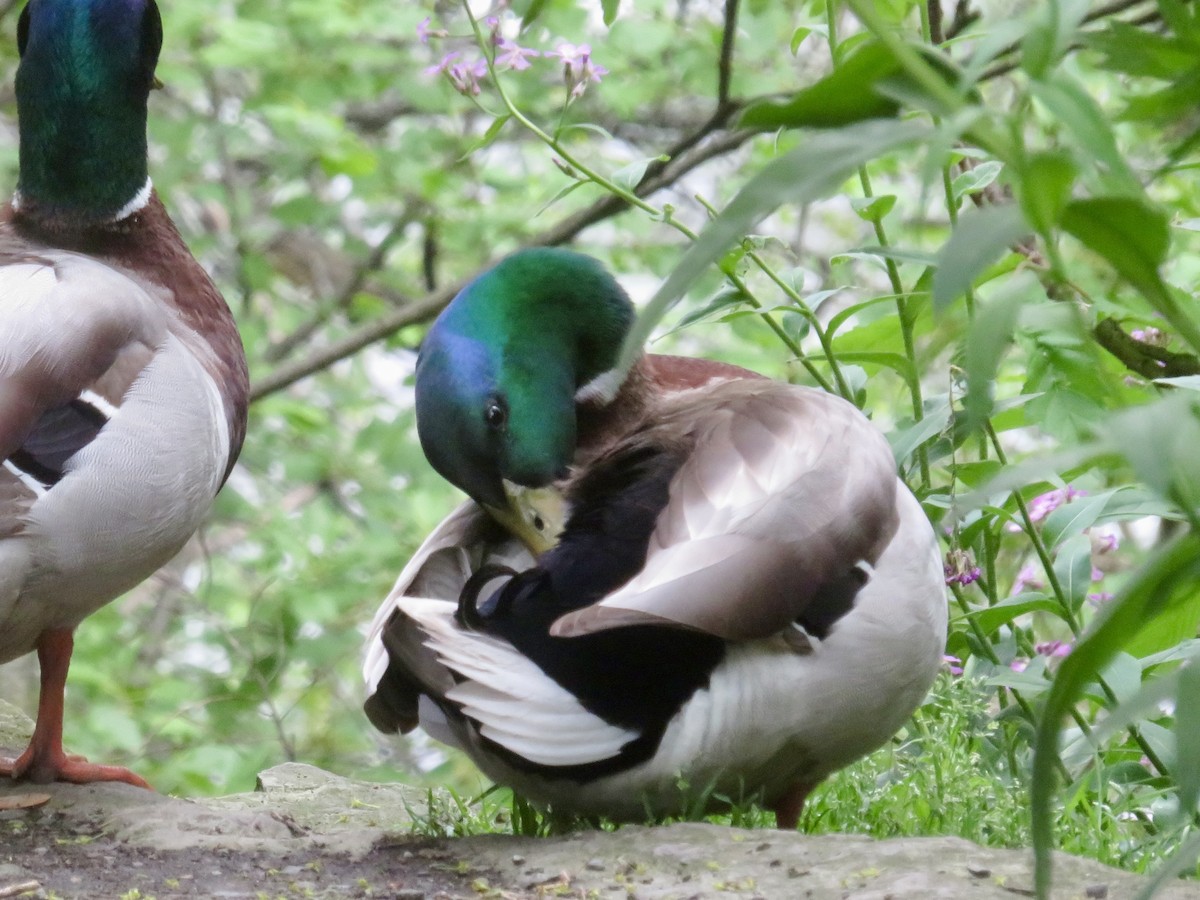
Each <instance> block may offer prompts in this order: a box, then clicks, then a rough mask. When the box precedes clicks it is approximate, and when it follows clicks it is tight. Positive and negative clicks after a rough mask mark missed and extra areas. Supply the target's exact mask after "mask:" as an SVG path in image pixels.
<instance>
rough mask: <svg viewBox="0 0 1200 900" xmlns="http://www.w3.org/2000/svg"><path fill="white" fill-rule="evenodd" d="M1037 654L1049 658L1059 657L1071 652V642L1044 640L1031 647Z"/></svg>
mask: <svg viewBox="0 0 1200 900" xmlns="http://www.w3.org/2000/svg"><path fill="white" fill-rule="evenodd" d="M1033 650H1034V652H1035V653H1036V654H1037V655H1038V656H1048V657H1050V658H1051V659H1061V658H1062V657H1064V656H1066V655H1067V654H1068V653H1070V652H1071V644H1070V643H1069V642H1067V641H1045V642H1043V643H1041V644H1036V645H1035V646H1034V648H1033Z"/></svg>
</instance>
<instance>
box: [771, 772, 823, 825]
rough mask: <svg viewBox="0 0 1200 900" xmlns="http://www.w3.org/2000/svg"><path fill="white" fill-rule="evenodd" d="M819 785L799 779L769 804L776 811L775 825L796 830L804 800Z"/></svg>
mask: <svg viewBox="0 0 1200 900" xmlns="http://www.w3.org/2000/svg"><path fill="white" fill-rule="evenodd" d="M816 786H817V784H816V782H805V781H799V782H797V783H796V784H793V785H792V786H791V787H790V788H788V790H787V791H786V792H785V793H784V794H783V796H782V797H780V798H779V799H778V800H776V801H775V802H774V803H771V804H769V805H768V806H767V809H769V810H771V812H773V813H775V827H776V828H779V829H782V830H785V831H795V830H796V825H798V824H799V822H800V813H801V812H803V810H804V801H805V800H807V799H808V795H809V793H810V792H811V791H812V789H813V788H815V787H816Z"/></svg>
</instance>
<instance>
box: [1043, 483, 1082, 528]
mask: <svg viewBox="0 0 1200 900" xmlns="http://www.w3.org/2000/svg"><path fill="white" fill-rule="evenodd" d="M1086 495H1087V491H1077V490H1075V488H1073V487H1071V486H1070V485H1067V486H1066V487H1065V488H1058V489H1056V490H1053V491H1047V492H1046V493H1044V494H1038V495H1037V496H1036V497H1034V498H1033V500H1031V501H1030V503H1029V518H1030V519H1032V520H1033V521H1034V522H1040V521H1042V519H1044V518H1046V516H1048V515H1050V513H1052V512H1054V510H1056V509H1058V508H1059V507H1060V506H1062V505H1063V504H1064V503H1070V502H1071V501H1072V500H1074V499H1075V498H1076V497H1083V496H1086Z"/></svg>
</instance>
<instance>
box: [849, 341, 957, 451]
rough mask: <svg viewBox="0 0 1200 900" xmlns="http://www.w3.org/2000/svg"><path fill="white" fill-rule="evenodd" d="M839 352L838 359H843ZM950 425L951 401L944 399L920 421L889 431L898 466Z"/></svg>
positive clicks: (926, 411) (928, 410)
mask: <svg viewBox="0 0 1200 900" xmlns="http://www.w3.org/2000/svg"><path fill="white" fill-rule="evenodd" d="M841 358H842V357H841V354H838V359H841ZM949 425H950V403H949V400H946V401H943V402H942V403H941V404H940V405H938V406H937V407H936V408H932V409H930V408H926V409H925V415H924V416H923V417H922V418H921V420H920V421H919V422H912V421H910V422H909V424H907V425H906V426H905V427H903V428H898V429H896V430H895V431H892V432H889V433H888V435H887V439H888V443H889V444H891V445H892V455H893V456H894V457H895V458H896V465H897V466H904V465H906V464H907V463H908V460H909V458H910V457H911V456H912V455H913V454H914V453H915V452H916V450H917V448H918V447H920V446H921V445H922V444H924V443H925V442H926V441H928V440H929V439H930V438H933V437H936V436H937V435H939V434H941V433H942V432H943V431H945V430H946V429H947V428H948V427H949Z"/></svg>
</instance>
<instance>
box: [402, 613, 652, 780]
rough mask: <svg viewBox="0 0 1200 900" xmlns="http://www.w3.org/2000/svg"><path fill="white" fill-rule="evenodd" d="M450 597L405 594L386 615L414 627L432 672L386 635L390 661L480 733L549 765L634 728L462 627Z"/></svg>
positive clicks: (589, 752) (577, 759)
mask: <svg viewBox="0 0 1200 900" xmlns="http://www.w3.org/2000/svg"><path fill="white" fill-rule="evenodd" d="M455 607H456V604H455V603H453V602H450V601H446V600H432V599H427V598H420V597H404V598H401V599H399V600H397V602H396V610H395V613H396V615H395V616H394V617H393V618H392V619H391V620H390V622H389V623H388V630H389V632H391V631H394V630H395V629H397V628H403V629H408V630H410V631H412V632H413V633H419V635H420V637H421V641H420V642H421V644H422V645H423V647H424V649H425V651H427V652H428V653H429V654H432V656H433V657H435V658H436V661H437V664H438V665H439V666H441V667H443V671H442V672H440V673H433V674H432V675H431V673H430V669H429V660H428V659H424V660H422V659H420V658H419V654H412V655H410V654H404V653H402V651H401V648H402V647H410V648H411V647H412V644H413V641H412V640H411V639H409V640H403V639H400V640H391V641H389V642H388V644H389V649H391V650H392V656H391V659H390V664H391V665H398V666H401V668H402V669H403V670H404V671H405V672H406V673H408V674H409V675H410V676H415V678H416V679H417V680H418V681H419V682H420V690H421V692H422V693H426V694H428V695H430V696H431V697H433V699H435V700H438V701H441V703H439V705H444V704H445V703H449V704H453V706H454V707H455V708H456V709H457V710H458V712H459V713H460V714H461V715H462V716H463V717H465V718H466V719H467V720H469V721H470V722H471V723H473V725H474V728H475V729H476V730H477V731H478V733H479V734H481V735H482V736H483V737H485V738H487V739H488V740H490V741H493V742H494V743H496V744H498V745H500V746H501V747H503V748H505V749H506V750H508V751H509V752H511V753H514V754H516V755H518V756H521V757H524V758H525V759H527V760H529V761H531V762H534V763H537V764H540V765H548V766H571V765H583V764H586V763H591V762H597V761H600V760H604V759H608V758H610V757H613V756H616V755H617V754H618V753H619V752H620V750H621V748H622V747H623V746H624V745H625V744H627V743H628V742H630V741H632V740H635V739H636V738H637V737H638V733H637V732H635V731H631V730H629V729H625V728H621V727H619V726H615V725H610V724H609V723H607V722H605V721H604V720H603V719H601V718H600V717H599V716H596V715H594V714H592V713H590V712H588V711H587V710H586V709H584V707H583V706H582V705H581V704H580V703H579V700H578V699H577V698H576V697H575V696H574V695H573V694H571V693H570V692H569V691H567V690H566V689H564V688H562V687H560V686H559V685H558V684H556V683H555V682H554V681H552V680H551V679H550V678H549V677H548V676H547V675H546V673H545V672H543V671H542V670H541V669H540V668H538V666H537V665H536V664H535V663H534V662H532V661H531V660H530V659H528V658H527V657H525V656H524V655H522V654H521V653H520V652H519V651H518V650H517V649H516V648H515V647H513V646H512V645H511V644H509V643H508V642H506V641H503V640H499V639H497V638H494V637H491V636H489V635H485V634H480V633H478V632H472V631H467V630H465V629H463V628H460V627H459V626H458V625H457V624H456V623H455V621H454V610H455Z"/></svg>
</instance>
